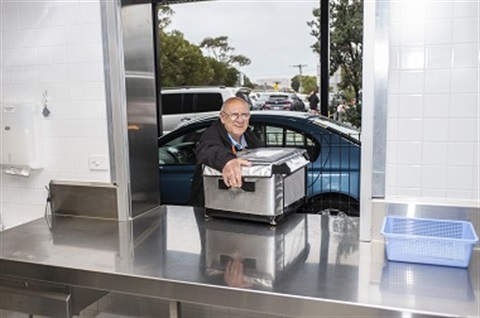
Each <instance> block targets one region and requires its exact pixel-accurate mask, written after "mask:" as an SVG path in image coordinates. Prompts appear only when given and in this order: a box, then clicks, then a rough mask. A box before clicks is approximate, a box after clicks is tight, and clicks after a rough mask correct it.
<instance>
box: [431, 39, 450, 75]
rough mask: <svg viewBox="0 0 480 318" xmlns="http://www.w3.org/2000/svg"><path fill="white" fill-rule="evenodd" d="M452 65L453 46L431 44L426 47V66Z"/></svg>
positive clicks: (444, 66) (448, 66)
mask: <svg viewBox="0 0 480 318" xmlns="http://www.w3.org/2000/svg"><path fill="white" fill-rule="evenodd" d="M451 65H452V46H451V45H450V44H443V45H429V46H427V48H426V67H427V68H429V69H432V68H443V69H447V68H450V67H451Z"/></svg>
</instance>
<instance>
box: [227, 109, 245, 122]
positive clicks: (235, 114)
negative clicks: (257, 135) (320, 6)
mask: <svg viewBox="0 0 480 318" xmlns="http://www.w3.org/2000/svg"><path fill="white" fill-rule="evenodd" d="M222 113H224V114H225V115H227V116H228V117H230V119H231V120H232V121H235V120H237V119H239V118H240V117H242V119H243V120H247V119H249V118H250V113H241V114H239V113H231V114H229V113H227V112H223V111H222Z"/></svg>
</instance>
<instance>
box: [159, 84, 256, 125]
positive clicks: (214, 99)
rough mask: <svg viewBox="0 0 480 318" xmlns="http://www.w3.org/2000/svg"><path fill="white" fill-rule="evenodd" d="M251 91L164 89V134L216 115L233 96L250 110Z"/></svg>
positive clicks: (193, 88)
mask: <svg viewBox="0 0 480 318" xmlns="http://www.w3.org/2000/svg"><path fill="white" fill-rule="evenodd" d="M249 93H250V89H249V88H244V87H240V88H239V87H225V86H201V87H200V86H192V87H162V89H161V95H162V102H161V109H162V126H163V133H166V132H169V131H171V130H173V129H175V128H176V127H178V126H180V125H181V124H182V123H184V122H186V121H189V120H192V119H194V118H197V117H201V116H205V115H212V114H216V113H218V112H219V111H220V108H221V107H222V104H223V102H224V101H225V100H226V99H228V98H230V97H233V96H237V97H241V98H243V99H245V100H246V101H247V102H248V103H249V105H250V108H252V101H251V100H250V97H249Z"/></svg>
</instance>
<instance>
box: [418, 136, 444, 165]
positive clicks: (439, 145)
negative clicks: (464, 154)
mask: <svg viewBox="0 0 480 318" xmlns="http://www.w3.org/2000/svg"><path fill="white" fill-rule="evenodd" d="M447 163H448V144H447V143H445V142H424V143H423V144H422V165H425V166H443V169H444V170H445V166H446V165H447Z"/></svg>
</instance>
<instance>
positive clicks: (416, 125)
mask: <svg viewBox="0 0 480 318" xmlns="http://www.w3.org/2000/svg"><path fill="white" fill-rule="evenodd" d="M422 135H423V119H402V120H399V121H398V140H401V141H420V140H422V138H423V137H422Z"/></svg>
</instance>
